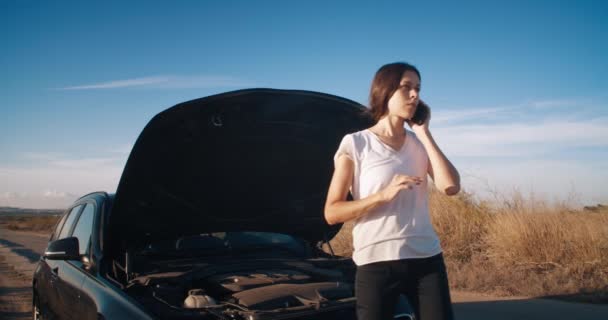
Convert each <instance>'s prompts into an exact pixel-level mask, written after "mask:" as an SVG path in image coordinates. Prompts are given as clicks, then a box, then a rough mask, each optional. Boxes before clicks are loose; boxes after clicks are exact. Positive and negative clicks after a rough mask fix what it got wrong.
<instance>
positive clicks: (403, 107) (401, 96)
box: [388, 70, 420, 120]
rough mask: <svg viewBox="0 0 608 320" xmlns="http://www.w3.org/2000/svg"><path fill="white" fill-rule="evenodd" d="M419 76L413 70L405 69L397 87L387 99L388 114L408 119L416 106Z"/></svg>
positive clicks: (412, 114)
mask: <svg viewBox="0 0 608 320" xmlns="http://www.w3.org/2000/svg"><path fill="white" fill-rule="evenodd" d="M419 93H420V78H419V77H418V75H417V74H416V72H414V71H410V70H408V71H406V72H405V73H403V76H402V77H401V81H400V82H399V88H397V91H395V93H393V95H392V96H391V98H390V99H389V100H388V115H391V116H397V117H400V118H402V119H404V120H409V119H411V118H412V117H413V116H414V113H415V112H416V107H417V106H418V99H419V98H420V97H419V96H418V94H419Z"/></svg>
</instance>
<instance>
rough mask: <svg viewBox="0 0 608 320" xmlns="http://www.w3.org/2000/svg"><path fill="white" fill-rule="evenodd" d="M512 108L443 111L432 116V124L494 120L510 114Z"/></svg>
mask: <svg viewBox="0 0 608 320" xmlns="http://www.w3.org/2000/svg"><path fill="white" fill-rule="evenodd" d="M510 110H512V108H506V107H500V108H478V109H465V110H459V111H456V110H450V111H442V112H440V113H439V114H437V115H435V114H434V113H433V115H432V123H433V124H434V125H435V124H439V125H441V124H444V123H449V122H457V121H462V120H467V121H471V120H475V119H484V118H485V119H487V118H494V117H496V116H498V115H501V114H503V115H504V113H506V112H509V111H510Z"/></svg>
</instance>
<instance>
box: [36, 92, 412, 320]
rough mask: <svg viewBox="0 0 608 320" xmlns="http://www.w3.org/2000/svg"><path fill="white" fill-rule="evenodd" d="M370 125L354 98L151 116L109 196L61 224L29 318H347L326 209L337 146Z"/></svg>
mask: <svg viewBox="0 0 608 320" xmlns="http://www.w3.org/2000/svg"><path fill="white" fill-rule="evenodd" d="M370 125H371V119H370V118H369V117H368V116H367V115H366V113H365V112H364V107H363V106H361V105H360V104H358V103H356V102H353V101H350V100H347V99H344V98H340V97H336V96H332V95H328V94H323V93H317V92H309V91H295V90H274V89H249V90H240V91H234V92H229V93H224V94H219V95H214V96H209V97H205V98H201V99H197V100H193V101H188V102H185V103H181V104H179V105H176V106H174V107H172V108H170V109H167V110H165V111H163V112H161V113H159V114H158V115H156V116H155V117H154V118H153V119H152V120H151V121H150V122H149V123H148V125H147V126H146V127H145V128H144V130H143V132H142V133H141V134H140V136H139V138H138V139H137V142H136V143H135V145H134V147H133V149H132V151H131V154H130V155H129V159H128V161H127V164H126V166H125V168H124V171H123V174H122V177H121V179H120V183H119V185H118V188H117V191H116V194H107V193H105V192H95V193H91V194H88V195H86V196H83V197H82V198H80V199H78V200H77V201H76V202H75V203H74V204H73V205H72V206H71V207H70V208H69V209H68V210H67V211H66V213H65V214H64V215H63V217H62V218H61V220H60V222H59V223H58V224H57V226H56V228H55V231H54V232H53V234H52V236H51V239H50V242H49V244H48V247H47V249H46V251H45V252H44V254H43V256H42V257H41V259H40V262H39V264H38V267H37V269H36V271H35V274H34V279H33V290H34V291H33V297H34V317H35V319H53V318H58V319H110V320H117V319H235V320H240V319H243V320H253V319H277V320H278V319H355V298H354V290H353V280H354V273H355V266H354V264H353V262H352V260H351V259H349V258H344V257H339V256H334V255H333V254H331V253H329V254H328V253H326V252H325V251H323V250H321V249H320V248H321V245H322V244H324V243H328V240H329V239H331V238H332V237H333V236H334V235H335V233H336V232H337V231H338V230H339V228H340V226H328V225H327V224H326V223H325V220H324V218H323V205H324V201H325V196H326V192H327V186H328V184H329V181H330V178H331V174H332V171H333V160H332V157H333V154H334V152H335V150H336V148H337V145H338V144H339V142H340V139H341V138H342V136H344V134H346V133H348V132H353V131H358V130H361V129H362V128H365V127H367V126H370ZM400 312H401V311H400ZM401 317H409V316H408V315H407V314H401Z"/></svg>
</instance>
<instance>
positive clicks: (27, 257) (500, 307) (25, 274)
mask: <svg viewBox="0 0 608 320" xmlns="http://www.w3.org/2000/svg"><path fill="white" fill-rule="evenodd" d="M47 241H48V236H47V235H41V234H35V233H25V232H15V231H11V230H7V229H2V228H0V319H11V320H24V319H31V289H30V281H31V277H32V274H33V272H34V268H35V265H36V262H37V261H38V259H39V257H40V254H41V253H42V252H43V251H44V249H45V248H46V243H47ZM452 301H453V303H454V312H455V315H456V319H459V320H515V319H517V320H544V319H547V320H549V319H551V320H553V319H576V320H608V305H593V304H583V303H571V302H563V301H558V300H549V299H534V298H503V297H491V296H485V295H479V294H474V293H466V292H453V293H452Z"/></svg>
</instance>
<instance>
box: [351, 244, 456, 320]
mask: <svg viewBox="0 0 608 320" xmlns="http://www.w3.org/2000/svg"><path fill="white" fill-rule="evenodd" d="M355 294H356V296H357V319H358V320H388V319H392V318H393V315H394V312H395V305H396V303H397V298H398V297H399V294H403V295H405V296H406V297H407V299H408V300H409V303H410V305H411V306H412V308H413V309H414V313H415V315H416V319H417V320H451V319H454V315H453V311H452V302H451V301H450V289H449V287H448V277H447V272H446V270H445V264H444V262H443V255H442V254H438V255H436V256H432V257H429V258H421V259H404V260H395V261H382V262H374V263H370V264H366V265H362V266H359V267H357V278H356V281H355Z"/></svg>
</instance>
